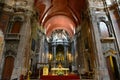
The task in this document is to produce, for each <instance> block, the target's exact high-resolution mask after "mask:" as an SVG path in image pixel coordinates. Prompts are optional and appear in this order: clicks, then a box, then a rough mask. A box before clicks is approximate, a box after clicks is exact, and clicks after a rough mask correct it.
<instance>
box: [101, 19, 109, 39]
mask: <svg viewBox="0 0 120 80" xmlns="http://www.w3.org/2000/svg"><path fill="white" fill-rule="evenodd" d="M99 33H100V36H101V37H102V38H105V37H109V31H108V27H107V24H106V23H105V22H103V21H101V22H100V23H99Z"/></svg>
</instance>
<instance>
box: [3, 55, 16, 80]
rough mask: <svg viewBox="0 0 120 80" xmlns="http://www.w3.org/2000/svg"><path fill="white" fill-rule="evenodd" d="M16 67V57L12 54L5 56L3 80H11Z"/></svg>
mask: <svg viewBox="0 0 120 80" xmlns="http://www.w3.org/2000/svg"><path fill="white" fill-rule="evenodd" d="M13 68H14V58H13V57H12V56H7V57H6V58H5V63H4V69H3V75H2V79H3V80H10V78H11V75H12V71H13Z"/></svg>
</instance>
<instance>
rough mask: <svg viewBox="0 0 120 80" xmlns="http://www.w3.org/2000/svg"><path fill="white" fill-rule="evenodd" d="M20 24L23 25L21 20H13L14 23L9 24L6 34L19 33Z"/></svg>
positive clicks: (18, 18)
mask: <svg viewBox="0 0 120 80" xmlns="http://www.w3.org/2000/svg"><path fill="white" fill-rule="evenodd" d="M22 23H23V22H22V18H20V17H17V18H14V21H10V22H9V25H8V28H7V32H8V33H19V32H20V29H21V26H22Z"/></svg>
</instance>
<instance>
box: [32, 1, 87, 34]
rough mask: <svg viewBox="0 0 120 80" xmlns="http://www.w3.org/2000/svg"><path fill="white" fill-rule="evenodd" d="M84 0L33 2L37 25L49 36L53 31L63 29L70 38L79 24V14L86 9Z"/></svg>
mask: <svg viewBox="0 0 120 80" xmlns="http://www.w3.org/2000/svg"><path fill="white" fill-rule="evenodd" d="M85 3H86V2H85V0H35V4H34V5H35V10H36V11H37V14H38V16H39V23H40V24H41V25H42V26H43V27H44V28H45V29H46V34H47V35H48V36H49V35H50V34H51V33H52V32H53V31H54V30H57V29H64V30H66V31H67V32H68V34H69V35H70V36H73V34H74V33H75V32H74V30H75V28H76V27H77V26H78V25H80V23H81V14H82V12H83V11H84V10H85V9H86V5H85Z"/></svg>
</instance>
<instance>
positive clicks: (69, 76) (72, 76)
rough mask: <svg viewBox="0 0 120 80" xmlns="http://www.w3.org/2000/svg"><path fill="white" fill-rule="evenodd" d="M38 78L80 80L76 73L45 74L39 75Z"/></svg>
mask: <svg viewBox="0 0 120 80" xmlns="http://www.w3.org/2000/svg"><path fill="white" fill-rule="evenodd" d="M40 80H80V77H79V76H77V75H73V74H70V75H67V76H52V75H47V76H41V77H40Z"/></svg>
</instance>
